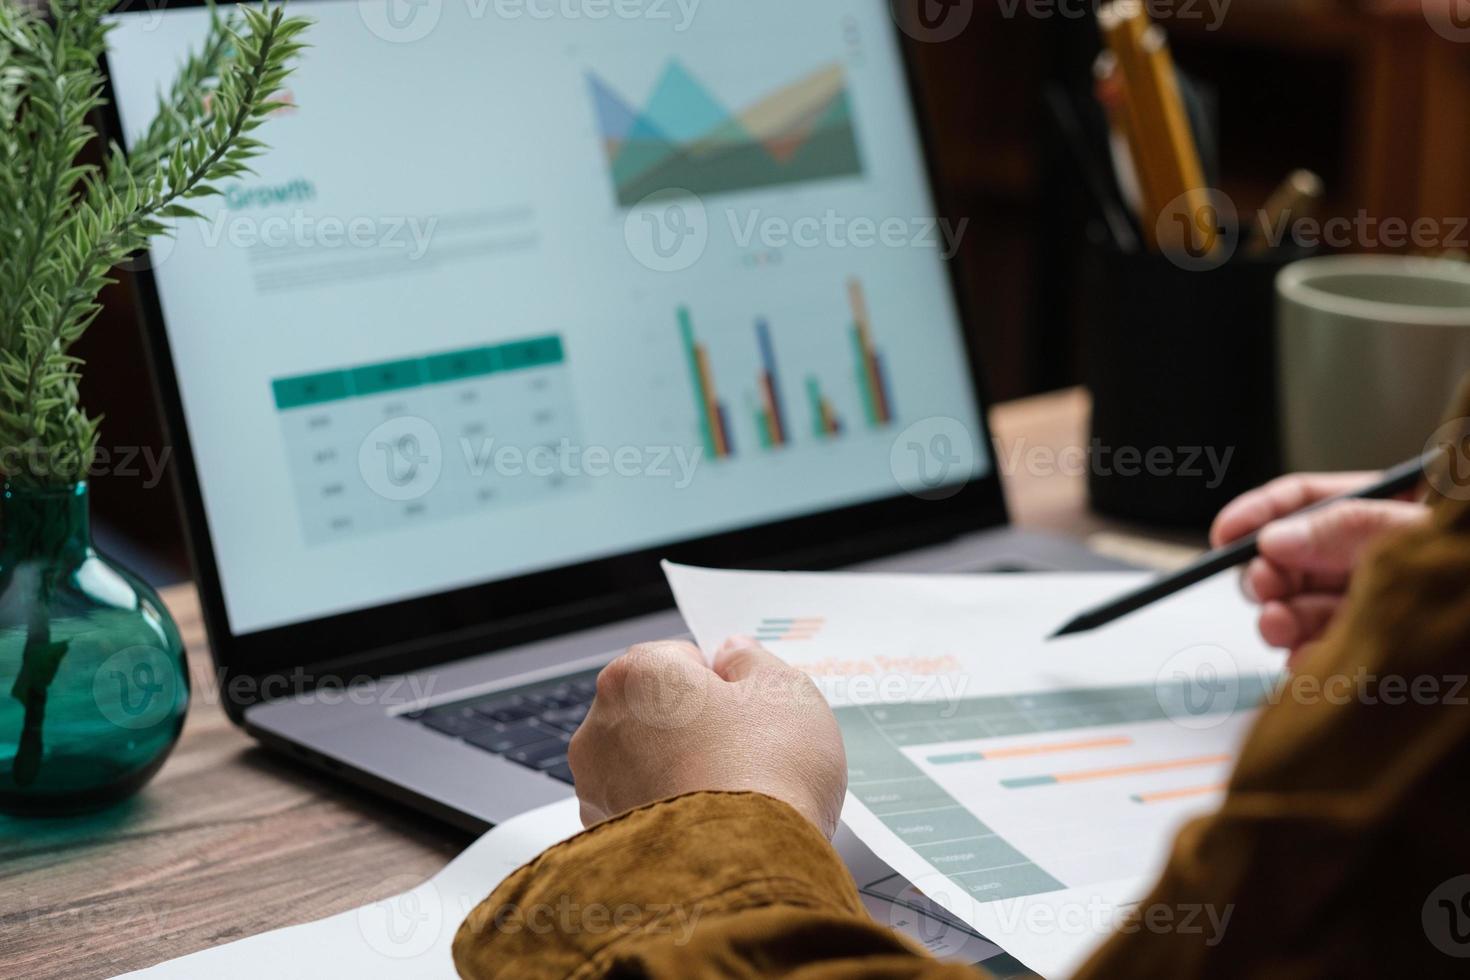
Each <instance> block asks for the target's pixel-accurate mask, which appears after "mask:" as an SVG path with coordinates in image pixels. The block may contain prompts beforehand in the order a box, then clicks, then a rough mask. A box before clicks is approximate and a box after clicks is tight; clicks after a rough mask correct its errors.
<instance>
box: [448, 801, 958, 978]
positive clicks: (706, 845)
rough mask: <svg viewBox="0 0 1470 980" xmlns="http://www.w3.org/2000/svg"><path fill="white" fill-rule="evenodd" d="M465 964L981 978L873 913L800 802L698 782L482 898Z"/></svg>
mask: <svg viewBox="0 0 1470 980" xmlns="http://www.w3.org/2000/svg"><path fill="white" fill-rule="evenodd" d="M454 963H455V966H456V968H457V969H458V970H459V973H460V976H462V977H464V978H465V980H510V978H514V980H553V978H554V980H563V978H575V980H594V978H604V977H608V978H611V977H619V978H635V977H636V978H647V980H702V978H706V977H709V978H714V977H720V978H729V977H749V978H755V977H782V978H789V980H848V978H858V977H864V978H874V980H976V977H977V976H978V974H976V973H975V972H974V971H971V970H968V969H965V968H963V967H958V966H951V965H945V964H941V963H939V962H938V961H936V960H934V959H932V958H931V957H929V956H927V955H926V954H924V953H922V952H920V951H918V950H915V949H913V948H912V947H910V946H909V945H907V943H905V942H904V941H903V940H902V939H900V938H899V937H898V936H897V935H896V934H895V933H894V932H893V931H892V930H890V929H888V928H886V927H885V926H882V925H879V924H878V923H876V922H874V921H873V920H872V919H871V918H869V916H868V915H867V913H866V911H865V910H864V909H863V906H862V904H861V902H860V901H859V899H858V894H857V890H856V888H855V887H854V886H853V882H852V878H851V876H849V875H848V873H847V869H846V867H844V865H843V864H842V861H841V859H840V858H839V857H838V856H837V853H836V852H835V851H834V850H833V849H832V846H831V845H830V844H829V843H828V842H827V841H826V840H825V839H824V838H823V837H822V835H821V834H820V833H818V832H817V830H816V828H814V827H813V826H812V825H811V824H810V823H808V822H807V821H806V820H805V819H804V818H803V817H802V816H801V815H800V814H798V813H797V812H796V811H795V810H793V809H792V808H791V807H789V806H787V805H786V804H785V803H781V802H779V801H777V800H774V799H772V798H770V797H767V796H762V795H760V794H757V793H693V794H689V795H687V796H681V797H678V798H676V799H673V800H666V801H663V802H660V803H655V804H652V805H650V806H646V807H642V808H640V809H638V810H634V811H632V812H630V813H626V814H624V815H622V816H620V817H616V818H614V819H612V820H609V821H606V822H604V823H602V824H599V825H597V826H596V827H593V828H592V829H590V830H588V831H586V832H584V833H582V834H580V835H578V836H577V837H574V838H572V839H571V840H569V841H566V842H565V843H563V844H559V845H557V846H556V847H553V848H551V849H549V850H547V851H546V852H545V853H543V854H542V855H540V856H539V857H538V858H536V860H534V861H532V862H531V863H530V864H528V865H526V866H525V867H523V868H521V869H520V870H518V871H517V872H515V874H513V875H511V876H510V877H509V878H507V879H506V880H505V882H503V883H502V884H501V885H500V887H499V888H497V889H496V890H495V891H494V893H493V894H491V895H490V897H489V898H487V899H486V900H485V901H484V902H482V903H481V904H480V905H479V906H478V907H476V908H475V910H474V911H473V912H471V913H470V915H469V917H468V918H467V919H466V920H465V922H464V923H463V924H462V925H461V926H460V929H459V933H458V934H457V935H456V936H455V940H454Z"/></svg>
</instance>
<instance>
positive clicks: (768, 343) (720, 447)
mask: <svg viewBox="0 0 1470 980" xmlns="http://www.w3.org/2000/svg"><path fill="white" fill-rule="evenodd" d="M846 293H847V297H846V298H847V306H846V308H845V310H844V311H843V312H842V313H838V314H834V315H833V316H832V317H831V318H830V320H829V319H826V318H823V319H822V320H821V321H820V322H813V320H812V319H811V318H809V317H802V318H796V317H788V318H787V320H786V321H785V322H778V321H777V320H776V319H775V318H773V317H771V316H767V315H765V314H755V315H753V316H752V317H751V319H750V325H751V333H750V338H749V344H748V350H749V351H752V352H754V353H755V355H756V357H757V358H758V362H757V367H756V370H755V371H754V372H753V375H752V376H751V377H750V378H749V380H748V381H746V380H744V379H740V381H735V380H734V373H733V372H722V371H721V370H720V369H719V367H718V366H717V365H716V363H715V356H714V355H713V354H712V353H711V349H710V345H709V342H708V341H707V340H706V339H705V338H704V337H702V336H701V333H700V329H699V326H698V325H697V324H696V322H695V321H696V315H695V313H694V311H693V309H692V308H691V307H690V306H680V307H679V308H678V309H677V310H676V314H675V315H676V319H677V322H678V328H679V339H680V343H681V344H682V346H683V353H684V361H685V368H686V372H687V374H688V377H689V385H690V392H691V394H692V396H693V401H694V418H695V422H696V428H697V431H698V434H699V439H700V443H701V445H702V446H703V448H704V451H705V454H706V456H707V457H709V458H711V459H716V460H723V459H729V458H731V457H733V456H735V455H736V454H737V446H744V445H747V444H748V445H749V446H750V448H752V449H756V450H759V451H762V452H772V451H777V450H781V449H785V448H787V447H789V446H791V445H793V444H796V443H800V442H805V443H808V444H810V443H813V442H816V443H821V442H829V441H832V440H835V439H838V438H840V437H842V436H844V435H847V434H849V433H850V432H852V431H853V430H854V428H855V426H854V424H853V423H852V422H851V421H850V420H849V417H848V416H849V413H851V414H852V415H853V416H854V417H857V418H859V419H860V421H859V422H858V423H857V424H856V428H858V429H860V430H865V431H877V430H882V429H886V428H887V427H889V426H891V425H892V424H893V423H894V421H895V420H896V418H897V416H896V410H895V407H894V399H893V392H892V388H891V384H890V381H889V373H888V366H887V363H886V360H885V357H884V354H883V352H882V351H881V350H880V349H879V348H878V346H877V344H876V342H875V339H874V326H873V322H872V319H871V317H870V315H869V312H868V304H867V298H866V295H865V293H864V288H863V283H862V281H861V280H860V279H857V278H855V277H854V278H852V279H849V280H848V282H847V286H846ZM833 323H841V324H842V326H841V329H832V324H833ZM783 329H784V330H787V331H801V332H804V333H806V334H807V335H808V336H807V337H805V338H803V339H804V340H805V341H806V343H804V344H803V347H804V348H806V349H810V339H811V338H810V335H811V334H812V333H814V332H821V331H825V332H826V335H827V336H829V337H830V338H831V343H829V344H827V345H826V347H825V348H824V349H825V351H826V354H825V359H824V362H823V363H821V364H816V365H805V367H806V370H805V372H804V373H799V374H798V375H797V376H796V377H795V379H794V380H793V379H792V376H791V375H788V373H787V372H786V370H785V366H784V364H783V363H782V359H781V350H782V343H781V339H782V333H781V331H782V330H783ZM844 362H846V364H847V365H849V366H847V367H844V366H843V364H844ZM727 378H728V379H731V380H729V381H727V380H725V379H727ZM828 378H835V379H839V383H840V386H841V390H842V393H843V394H842V396H841V397H842V398H843V404H845V405H846V406H847V407H846V409H844V408H841V407H839V402H838V401H837V396H835V395H834V392H835V391H836V390H837V387H829V381H828V380H827V379H828ZM849 381H850V383H849ZM741 382H743V383H741ZM725 390H735V391H737V392H739V393H740V396H741V397H742V399H743V402H742V404H743V407H744V413H743V414H742V415H741V416H740V418H741V421H740V422H738V423H737V421H736V416H735V414H734V413H732V411H731V408H730V403H729V402H728V401H727V400H726V398H725V397H724V396H723V395H722V394H721V392H722V391H725ZM798 420H800V421H798ZM745 421H748V422H749V429H748V430H747V431H746V432H745V433H743V434H737V429H738V428H739V427H740V426H742V425H743V424H744V422H745ZM746 436H748V440H747V438H746Z"/></svg>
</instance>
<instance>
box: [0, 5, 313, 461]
mask: <svg viewBox="0 0 1470 980" xmlns="http://www.w3.org/2000/svg"><path fill="white" fill-rule="evenodd" d="M113 2H114V0H52V2H51V5H50V8H49V9H50V15H49V17H48V16H44V15H42V14H40V13H37V12H35V11H33V10H31V9H30V8H28V7H24V6H22V5H21V0H0V447H4V449H5V450H6V453H5V456H4V459H3V461H0V466H3V468H4V471H3V474H0V475H3V477H4V479H5V480H6V481H8V482H9V483H11V484H12V485H17V486H31V487H57V486H66V485H70V484H73V483H76V482H78V481H80V480H82V479H83V478H84V477H85V476H86V474H87V472H88V470H89V469H90V468H91V465H92V460H93V458H94V455H95V453H96V448H97V427H98V420H97V419H94V418H91V417H89V416H88V415H87V414H86V413H85V412H84V411H83V410H82V408H81V405H80V404H79V401H78V388H77V382H78V380H79V378H80V375H81V370H82V367H83V365H82V363H81V361H80V360H79V359H78V358H77V357H75V356H74V355H73V354H72V353H71V348H72V345H73V344H75V343H76V341H77V339H78V338H79V337H81V336H82V334H83V332H84V331H85V330H86V329H87V327H88V326H89V325H90V324H91V322H92V321H93V319H95V317H96V315H97V313H98V310H99V304H98V295H99V293H100V292H101V290H102V288H103V286H105V285H106V284H107V283H108V282H109V281H110V280H109V278H108V276H109V272H110V270H112V269H113V268H114V267H115V266H116V265H117V264H118V263H119V262H121V261H123V260H124V259H126V258H127V257H128V256H129V255H131V254H132V253H134V252H137V251H138V250H140V249H142V248H144V247H145V246H146V245H147V244H148V241H149V239H151V238H153V237H154V236H157V235H163V234H167V233H168V231H169V229H168V227H167V225H166V224H165V222H167V221H170V220H174V219H189V218H194V217H198V215H197V212H195V211H194V210H193V208H191V207H190V205H189V204H188V203H187V202H189V201H191V200H196V199H198V198H202V197H205V196H207V195H210V194H216V193H218V189H217V186H216V185H217V183H218V182H219V181H221V180H225V179H228V178H231V177H234V176H237V175H239V174H241V173H245V172H248V167H247V165H246V164H247V161H248V160H250V158H252V157H254V156H256V155H257V154H259V153H260V152H261V151H262V150H264V148H265V147H264V146H263V144H261V143H260V142H259V141H258V140H255V139H253V138H252V137H251V135H250V134H251V133H252V132H253V131H254V130H255V129H256V128H257V127H259V126H260V124H261V123H262V122H264V121H265V119H266V117H267V116H269V115H270V114H271V112H273V111H274V110H276V109H277V108H278V107H279V106H280V105H281V104H282V103H280V102H279V101H277V97H278V95H279V93H280V91H281V86H282V84H283V83H284V81H285V80H286V78H287V76H288V75H289V73H290V71H291V69H292V67H293V62H294V60H295V58H294V56H295V55H296V53H297V52H298V51H300V50H301V49H302V47H303V45H302V43H301V42H300V40H299V39H298V36H299V35H300V34H301V32H302V30H303V29H305V27H306V21H305V20H303V19H301V18H296V17H286V16H285V15H284V11H283V8H282V7H281V6H280V5H279V4H278V5H275V6H268V5H266V4H262V6H261V7H260V8H259V9H252V8H249V7H243V6H241V7H236V8H234V11H235V13H234V14H233V15H232V16H228V17H226V16H221V15H219V13H218V12H217V11H215V10H213V8H211V17H210V27H209V32H208V35H207V37H206V38H204V40H203V45H202V47H201V48H200V49H199V50H198V51H197V52H196V53H194V54H192V55H191V56H190V57H189V58H187V60H186V61H185V62H184V64H183V65H182V67H181V68H180V69H179V72H178V75H177V77H176V79H175V81H174V83H173V85H172V86H171V87H170V89H169V90H168V91H167V92H166V93H164V94H163V95H161V96H160V99H159V107H158V114H157V116H156V117H155V118H154V120H153V122H152V124H151V125H150V126H149V127H148V128H147V130H146V131H145V132H144V133H143V134H142V135H141V136H140V137H139V138H138V139H137V140H136V141H135V143H134V146H133V151H132V154H131V155H130V156H128V155H124V153H123V152H122V150H121V148H119V147H118V146H117V145H116V144H113V145H111V146H110V147H108V148H107V149H106V150H105V152H104V153H103V154H102V161H101V163H100V164H92V163H86V162H81V161H79V159H78V155H79V154H80V153H81V152H82V151H83V149H84V148H85V147H86V146H87V144H88V143H89V142H91V141H92V139H93V137H94V135H95V134H94V130H93V128H92V126H91V124H90V121H89V120H90V117H91V116H92V114H93V112H94V110H96V109H97V108H98V107H99V106H100V105H101V103H102V98H103V95H102V91H103V89H102V78H101V72H100V66H99V58H100V56H101V54H102V51H103V48H104V46H105V44H106V41H107V33H108V30H109V25H108V24H107V23H106V22H105V20H104V16H105V14H106V13H107V11H108V10H109V9H110V8H111V7H112V5H113Z"/></svg>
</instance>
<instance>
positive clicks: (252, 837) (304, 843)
mask: <svg viewBox="0 0 1470 980" xmlns="http://www.w3.org/2000/svg"><path fill="white" fill-rule="evenodd" d="M1086 412H1087V401H1086V396H1085V395H1083V394H1082V393H1081V392H1078V391H1069V392H1063V393H1060V394H1055V395H1046V396H1041V397H1038V398H1033V399H1027V400H1024V401H1020V402H1014V403H1011V404H1008V405H1003V406H1000V407H998V408H997V409H996V410H995V412H994V418H993V421H994V424H995V429H996V437H997V440H998V442H999V444H1000V450H1001V461H1002V465H1003V467H1004V468H1005V472H1006V474H1007V481H1008V492H1009V497H1010V500H1011V506H1012V510H1013V513H1014V515H1015V518H1016V521H1017V523H1019V524H1022V525H1025V526H1028V527H1033V528H1044V529H1047V530H1052V531H1058V532H1063V533H1068V534H1072V535H1077V536H1088V535H1093V534H1095V533H1097V532H1102V531H1108V530H1111V529H1113V528H1114V527H1115V526H1114V525H1111V524H1109V523H1107V522H1105V521H1102V520H1100V519H1098V518H1096V517H1093V516H1091V515H1089V514H1088V513H1087V512H1086V508H1085V499H1084V498H1085V494H1084V485H1083V478H1082V476H1081V475H1080V474H1079V473H1076V472H1057V471H1055V470H1056V468H1055V467H1052V466H1049V465H1047V464H1045V462H1044V460H1045V458H1046V453H1047V452H1055V451H1058V450H1061V449H1063V448H1066V447H1079V446H1085V445H1086V433H1085V428H1086ZM1038 447H1040V449H1041V452H1040V453H1039V454H1033V453H1032V450H1036V449H1037V448H1038ZM1074 469H1075V468H1074ZM164 598H165V600H166V601H167V603H168V605H169V608H170V609H171V610H173V613H174V615H175V616H176V617H177V618H178V621H179V625H180V627H181V628H182V630H183V634H184V639H185V642H186V643H187V644H188V648H189V651H190V664H191V668H192V670H193V675H194V702H193V704H192V705H191V707H190V711H189V719H188V723H187V725H186V727H185V729H184V736H183V739H182V740H181V741H180V743H179V745H178V747H177V748H176V749H175V750H174V753H173V755H172V756H171V757H170V758H169V760H168V762H167V763H166V764H165V765H164V767H163V769H162V771H161V772H160V773H159V775H158V776H157V778H156V779H154V781H153V782H152V783H150V784H149V785H148V786H147V787H146V788H145V789H144V790H143V791H142V792H141V793H139V794H138V796H136V797H135V798H134V799H132V800H131V801H129V802H127V803H125V804H122V805H120V806H119V807H116V808H114V809H112V810H110V811H108V812H106V813H103V814H100V815H97V816H92V817H88V818H82V819H75V820H38V821H14V820H6V819H4V818H0V964H3V967H0V973H3V974H5V975H7V976H14V977H58V978H62V977H64V978H67V980H86V978H92V977H111V976H113V975H115V974H118V973H122V972H125V971H128V970H135V969H139V968H142V967H146V966H151V965H153V964H154V963H158V962H160V961H162V960H165V959H170V958H173V957H176V956H182V955H184V954H185V953H190V952H193V951H195V950H199V949H204V948H206V947H209V946H215V945H219V944H220V943H224V942H228V941H230V940H233V939H240V938H243V937H245V936H250V935H253V934H255V933H258V932H264V931H266V930H269V929H275V928H278V927H281V926H286V925H292V924H295V923H300V922H306V921H309V920H311V919H315V918H320V917H322V916H326V915H329V914H332V913H335V912H341V911H345V910H347V909H351V908H354V907H356V906H360V905H365V904H368V903H370V902H373V901H376V900H379V899H382V898H386V897H388V896H390V895H394V894H397V893H398V892H401V891H405V890H407V889H408V888H410V887H412V885H413V884H414V883H416V881H418V880H422V879H423V878H426V877H428V876H429V875H430V874H432V873H434V872H435V871H437V870H438V869H439V868H440V867H442V866H443V865H444V863H445V862H447V861H448V860H449V859H450V858H451V857H453V856H454V855H455V854H456V853H458V852H459V851H460V850H461V849H462V848H463V847H464V846H465V845H466V844H467V843H468V842H469V839H468V838H467V837H466V836H465V835H464V834H463V833H461V832H459V831H455V830H452V829H449V828H446V827H444V826H442V825H439V824H436V823H434V822H431V821H429V820H427V819H424V818H422V817H420V816H418V815H417V814H415V813H413V812H411V811H409V810H407V809H405V808H402V807H399V806H396V805H394V804H390V803H386V802H384V801H381V800H378V799H376V798H373V797H371V796H368V795H367V794H365V793H362V792H359V791H356V790H354V789H351V788H348V787H344V786H342V785H340V784H336V783H332V782H329V781H327V780H326V779H325V778H324V777H321V776H318V775H317V774H315V773H313V772H309V771H307V770H304V769H301V768H298V767H297V766H295V765H293V764H291V763H289V762H287V761H284V760H282V759H280V758H278V757H277V756H275V755H272V754H269V753H267V752H266V751H265V750H263V749H261V748H260V747H259V746H257V745H256V744H255V743H254V742H253V741H252V740H251V739H249V738H248V737H246V736H245V735H244V734H243V733H241V732H240V731H239V730H238V729H236V728H235V727H234V726H232V725H231V724H230V723H229V722H228V721H227V720H226V718H225V716H224V714H223V712H222V711H221V710H220V708H219V705H218V701H217V698H216V696H215V693H214V690H213V686H212V685H211V683H210V682H209V680H208V678H209V666H208V664H209V654H208V648H207V645H206V642H205V637H204V627H203V624H202V622H201V620H200V615H199V605H198V600H197V598H196V596H195V594H194V591H193V589H192V588H191V587H189V586H177V587H175V588H172V589H169V590H167V591H166V592H165V595H164Z"/></svg>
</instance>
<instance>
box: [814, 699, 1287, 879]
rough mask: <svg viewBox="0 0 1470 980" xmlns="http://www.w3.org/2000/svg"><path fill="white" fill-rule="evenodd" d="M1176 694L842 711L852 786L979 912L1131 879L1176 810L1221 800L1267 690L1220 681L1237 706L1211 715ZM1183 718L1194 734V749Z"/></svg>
mask: <svg viewBox="0 0 1470 980" xmlns="http://www.w3.org/2000/svg"><path fill="white" fill-rule="evenodd" d="M1227 681H1228V683H1227ZM1173 693H1174V694H1175V695H1176V696H1177V699H1178V700H1177V701H1175V702H1172V703H1171V701H1170V699H1169V698H1168V697H1160V690H1159V688H1158V687H1156V686H1155V685H1146V686H1129V687H1117V688H1096V689H1079V690H1067V691H1051V692H1046V693H1038V694H1032V695H1012V696H1008V697H987V698H966V699H960V700H958V701H954V702H934V703H920V704H899V705H883V706H876V707H847V708H839V709H837V717H838V721H839V722H840V723H841V725H842V734H843V740H844V742H845V743H846V745H847V752H848V767H849V772H848V781H849V782H848V787H849V790H850V791H851V792H852V794H853V795H854V796H855V797H856V798H857V799H858V800H860V801H861V802H862V803H863V804H864V805H865V806H867V807H868V809H869V810H871V811H872V812H873V814H874V815H875V816H877V817H878V818H879V819H880V820H881V821H882V822H883V824H884V825H885V826H887V827H888V828H889V829H890V830H892V831H893V832H894V834H896V835H897V836H898V837H899V839H900V840H902V841H903V842H904V843H905V844H907V845H910V846H911V847H913V849H914V850H915V851H916V852H917V853H918V854H919V855H921V856H922V857H923V858H925V859H926V860H927V861H928V862H929V863H930V864H932V865H933V866H934V867H935V868H936V869H938V870H939V871H941V872H943V873H944V874H946V875H947V876H948V877H949V878H951V879H952V880H954V881H956V882H957V883H959V884H960V885H961V886H963V887H964V888H965V889H966V890H967V891H968V892H969V893H970V894H971V895H973V896H975V897H976V898H977V899H980V900H990V899H1001V898H1014V897H1017V896H1020V895H1033V894H1038V893H1041V892H1047V891H1054V890H1057V889H1060V888H1074V887H1077V886H1079V885H1084V884H1088V883H1091V882H1097V881H1108V880H1113V879H1118V878H1125V877H1130V876H1133V875H1136V874H1137V873H1138V869H1139V867H1140V865H1141V864H1143V863H1146V861H1147V860H1148V858H1149V853H1148V848H1150V847H1151V846H1152V842H1153V841H1155V840H1157V839H1158V836H1159V833H1160V832H1162V831H1166V830H1167V829H1168V828H1169V827H1171V826H1172V825H1173V824H1174V823H1176V822H1177V821H1178V818H1179V814H1180V812H1181V808H1184V807H1187V808H1188V809H1189V810H1190V811H1191V812H1192V811H1193V810H1194V809H1195V808H1197V807H1198V805H1199V804H1200V803H1201V801H1204V802H1208V800H1209V798H1211V797H1215V796H1218V795H1219V794H1220V793H1221V792H1222V790H1223V788H1224V782H1225V779H1226V777H1227V776H1228V774H1229V772H1230V768H1231V765H1232V763H1233V761H1234V747H1235V745H1236V744H1237V743H1238V741H1239V738H1240V736H1241V732H1242V729H1243V727H1244V726H1246V725H1248V724H1249V722H1250V721H1251V720H1252V718H1253V717H1254V712H1253V711H1252V710H1250V709H1251V708H1253V707H1254V706H1255V705H1256V704H1257V703H1259V701H1260V700H1261V698H1262V697H1263V696H1264V694H1265V682H1264V680H1262V679H1260V678H1244V677H1242V678H1230V679H1222V681H1221V693H1222V694H1224V695H1226V696H1221V697H1217V698H1215V700H1214V701H1213V702H1212V703H1209V704H1205V703H1203V702H1198V703H1196V704H1193V705H1191V704H1189V703H1188V701H1187V699H1189V698H1191V697H1192V696H1193V695H1194V692H1193V691H1192V690H1191V688H1190V687H1189V686H1187V685H1184V684H1181V685H1180V686H1179V687H1178V688H1177V690H1176V691H1175V692H1173ZM1181 720H1185V721H1187V722H1188V723H1189V724H1190V725H1191V726H1192V730H1191V738H1190V739H1189V740H1188V741H1187V743H1186V744H1187V747H1186V748H1181V747H1180V743H1181V740H1180V738H1179V733H1180V727H1179V725H1180V721H1181ZM977 814H984V815H985V820H984V821H983V822H982V821H981V819H980V818H979V817H978V816H977ZM1120 830H1121V832H1120Z"/></svg>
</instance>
